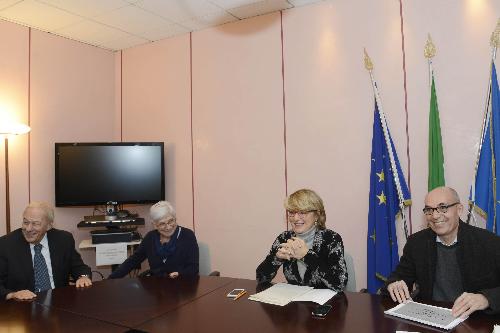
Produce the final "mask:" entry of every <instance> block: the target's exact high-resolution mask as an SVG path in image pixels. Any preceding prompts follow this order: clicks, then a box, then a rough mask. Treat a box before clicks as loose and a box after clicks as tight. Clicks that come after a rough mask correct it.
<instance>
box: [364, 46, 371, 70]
mask: <svg viewBox="0 0 500 333" xmlns="http://www.w3.org/2000/svg"><path fill="white" fill-rule="evenodd" d="M363 50H364V52H365V68H366V69H367V70H369V71H371V70H372V69H373V62H372V60H371V59H370V56H368V52H366V49H363Z"/></svg>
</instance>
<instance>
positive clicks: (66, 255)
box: [0, 228, 91, 299]
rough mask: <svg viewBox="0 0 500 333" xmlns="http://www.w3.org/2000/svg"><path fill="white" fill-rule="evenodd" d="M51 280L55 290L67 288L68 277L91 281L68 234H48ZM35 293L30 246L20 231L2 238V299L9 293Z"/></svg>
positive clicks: (0, 265) (0, 295)
mask: <svg viewBox="0 0 500 333" xmlns="http://www.w3.org/2000/svg"><path fill="white" fill-rule="evenodd" d="M47 240H48V243H49V251H50V260H51V263H52V276H53V278H54V286H55V287H56V288H58V287H64V286H67V285H68V280H69V276H70V275H71V276H72V277H73V278H74V279H75V280H76V279H78V277H79V276H81V275H88V276H89V277H90V274H91V270H90V267H88V266H87V265H85V264H84V263H83V261H82V258H81V256H80V254H79V253H78V252H77V251H76V250H75V240H74V238H73V235H72V234H71V233H69V232H67V231H63V230H57V229H54V228H52V229H50V230H49V231H47ZM24 289H27V290H31V291H34V289H35V278H34V271H33V260H32V258H31V251H30V246H29V243H28V242H26V240H25V238H24V236H23V234H22V231H21V229H17V230H14V231H13V232H11V233H9V234H7V235H5V236H2V237H0V299H5V297H6V296H7V294H8V293H11V292H13V291H19V290H24Z"/></svg>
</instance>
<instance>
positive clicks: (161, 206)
mask: <svg viewBox="0 0 500 333" xmlns="http://www.w3.org/2000/svg"><path fill="white" fill-rule="evenodd" d="M149 216H151V219H152V220H153V222H157V221H160V220H162V219H164V218H166V217H173V218H175V209H174V206H172V204H171V203H170V202H168V201H159V202H157V203H155V204H154V205H153V206H151V208H150V209H149Z"/></svg>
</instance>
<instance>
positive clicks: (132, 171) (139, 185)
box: [55, 142, 165, 207]
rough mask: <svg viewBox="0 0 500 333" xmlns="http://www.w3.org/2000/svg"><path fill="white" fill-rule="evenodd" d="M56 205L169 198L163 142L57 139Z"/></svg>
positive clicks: (130, 201)
mask: <svg viewBox="0 0 500 333" xmlns="http://www.w3.org/2000/svg"><path fill="white" fill-rule="evenodd" d="M55 158H56V167H55V193H56V206H58V207H61V206H90V205H104V204H106V203H107V202H108V201H115V202H117V203H118V204H127V203H129V204H130V203H154V202H157V201H160V200H164V199H165V177H164V161H163V142H117V143H56V144H55Z"/></svg>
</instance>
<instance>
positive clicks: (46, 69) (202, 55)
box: [0, 0, 500, 288]
mask: <svg viewBox="0 0 500 333" xmlns="http://www.w3.org/2000/svg"><path fill="white" fill-rule="evenodd" d="M360 6H362V7H363V9H362V10H361V8H360ZM443 13H446V15H443ZM499 16H500V3H498V1H493V0H491V1H486V0H484V1H472V0H464V1H460V2H457V1H445V0H439V1H431V0H422V1H413V2H403V18H404V25H403V28H404V38H405V44H404V48H405V54H406V63H405V66H406V74H407V82H406V85H407V87H406V89H407V97H408V99H407V103H408V106H407V108H408V116H409V129H408V134H409V138H410V146H409V156H410V159H411V164H410V168H411V188H412V194H413V195H412V197H413V201H414V207H413V208H412V219H413V230H414V231H416V230H419V229H420V228H421V226H422V222H423V221H422V214H421V210H420V208H421V206H422V201H423V196H424V195H425V192H426V187H427V158H426V156H427V126H428V125H427V121H428V120H427V114H428V108H429V107H428V104H429V93H428V73H427V63H426V60H425V58H424V57H423V46H424V44H425V40H426V38H427V33H429V32H430V33H431V34H432V37H433V39H434V42H435V44H436V46H437V49H438V54H437V57H436V59H435V61H434V68H435V70H436V72H437V89H438V98H439V106H440V112H441V122H442V133H443V143H444V148H445V161H446V179H447V182H448V184H450V185H452V186H454V187H456V188H457V190H458V191H459V193H460V194H461V195H462V198H464V199H465V198H466V194H467V193H468V188H469V186H470V182H471V178H472V172H473V162H474V159H475V153H476V147H477V140H478V136H479V131H480V122H481V118H482V112H483V107H484V105H483V103H484V97H485V96H484V95H485V89H486V84H487V79H488V61H489V57H490V49H489V45H488V43H489V37H490V33H491V31H492V30H493V29H494V27H495V24H496V20H497V18H498V17H499ZM281 20H282V24H281ZM400 25H401V16H400V6H399V1H394V0H392V1H389V0H385V1H364V2H356V1H325V2H322V3H319V4H317V5H313V6H307V7H302V8H297V9H292V10H287V11H284V12H283V13H282V15H281V14H280V13H273V14H269V15H264V16H260V17H256V18H252V19H248V20H243V21H240V22H236V23H231V24H227V25H223V26H220V27H216V28H211V29H206V30H203V31H199V32H194V33H192V34H191V35H190V34H186V35H181V36H178V37H175V38H171V39H167V40H164V41H160V42H156V43H152V44H149V45H145V46H141V47H136V48H132V49H127V50H124V51H123V52H117V53H115V54H113V53H111V52H107V51H103V50H100V49H97V48H94V47H90V46H87V45H82V44H79V43H76V42H73V41H69V40H66V39H63V38H59V37H55V36H52V35H48V34H45V33H42V32H38V31H35V30H33V31H32V36H31V39H32V40H31V69H29V67H28V60H29V53H28V46H29V43H28V41H29V29H27V28H24V27H20V26H17V25H14V24H10V23H0V41H2V43H0V48H2V50H3V51H4V52H2V54H3V57H2V59H0V64H2V66H0V88H1V89H0V91H2V93H4V92H5V96H4V97H3V98H4V99H6V100H11V101H13V102H11V103H14V104H16V103H17V104H18V106H17V107H16V109H15V111H14V113H15V115H16V116H17V117H18V118H19V119H24V120H26V119H27V118H28V114H27V105H28V97H27V96H28V94H27V89H28V74H29V77H30V78H31V85H30V87H31V108H30V112H31V116H30V121H31V125H32V127H33V131H32V133H31V134H30V153H29V155H28V137H27V136H25V137H20V138H14V139H13V140H12V141H11V146H10V147H11V159H10V160H11V169H12V170H11V178H10V179H11V200H12V202H11V209H12V220H13V221H14V225H19V221H20V215H21V211H22V208H23V206H24V205H25V204H26V202H27V201H28V200H29V199H28V197H29V196H31V199H42V200H49V201H51V202H53V196H54V195H53V191H54V190H53V163H54V162H53V160H54V158H53V143H54V142H61V141H109V140H118V141H119V140H120V139H121V136H122V135H123V140H124V141H164V142H165V147H166V195H167V199H168V200H171V201H172V202H173V203H174V204H175V205H176V207H177V210H178V218H179V222H180V224H182V225H184V226H187V227H190V228H194V229H195V231H196V235H197V237H198V239H199V241H200V242H202V243H204V244H206V245H208V247H209V249H210V256H211V259H212V260H211V261H212V268H214V269H218V270H220V271H221V272H222V275H225V276H235V277H245V278H253V277H254V274H255V273H254V270H255V267H256V265H257V264H258V263H259V261H260V260H262V259H263V257H264V256H265V254H266V253H267V251H268V249H269V247H270V245H271V243H272V241H273V240H274V238H275V237H276V235H277V234H278V233H279V232H280V231H282V230H284V229H285V220H284V211H283V208H282V202H283V199H284V197H285V195H286V189H288V193H291V192H293V191H295V190H296V189H298V188H301V187H310V188H313V189H315V190H317V191H318V193H319V194H320V195H321V196H322V197H323V199H324V201H325V204H326V210H327V216H328V219H327V226H328V227H329V228H331V229H334V230H336V231H338V232H339V233H340V234H341V235H342V237H343V239H344V243H345V246H346V249H347V250H348V251H349V252H350V253H351V254H352V255H353V257H354V261H355V266H356V272H357V280H358V288H361V287H363V286H365V285H366V245H365V244H366V226H367V215H368V212H367V210H368V188H369V167H370V160H369V159H370V157H369V156H370V149H371V136H372V133H371V131H372V122H373V95H372V91H371V85H370V81H369V76H368V74H367V72H366V71H365V69H364V67H363V53H362V52H363V48H364V47H366V48H367V50H368V52H369V54H370V56H371V57H372V60H373V62H374V64H375V76H376V78H377V81H378V84H379V87H380V91H381V97H382V103H383V107H384V110H385V112H386V114H387V117H388V121H389V126H390V129H391V132H392V136H393V139H394V140H395V144H396V148H397V151H398V154H399V158H400V161H401V163H402V167H403V170H404V172H405V174H406V175H407V174H408V169H409V168H408V159H407V154H406V149H407V145H406V128H405V126H406V124H405V87H404V84H405V82H404V75H403V74H404V73H403V53H402V49H401V44H402V34H401V26H400ZM281 27H283V64H284V77H283V75H282V48H281V47H282V40H281ZM7 45H8V46H7ZM191 45H192V47H191ZM283 91H284V92H285V94H284V95H283ZM0 96H2V95H1V94H0ZM283 97H284V98H283ZM283 100H284V105H285V107H284V106H283ZM285 128H286V132H285ZM285 133H286V149H285V139H284V137H285ZM2 153H3V145H1V147H0V156H2V157H3V154H2ZM285 154H286V155H285ZM285 157H286V158H285ZM28 161H29V167H28ZM0 163H1V168H0V170H1V171H0V173H1V172H3V169H4V168H3V159H2V161H1V162H0ZM285 166H286V168H287V177H286V178H285ZM28 170H29V172H30V176H31V181H30V182H28V178H27V174H28ZM0 177H1V179H0V189H2V191H0V214H2V215H1V216H4V213H5V194H4V193H3V192H4V191H3V189H4V178H3V174H0ZM132 209H134V210H137V211H138V212H140V213H141V214H143V215H145V214H146V213H147V207H140V206H138V207H132ZM90 212H91V208H60V209H57V211H56V213H57V223H58V226H59V227H61V228H63V229H67V230H70V231H72V232H73V233H74V234H75V237H76V238H77V240H79V239H82V238H84V237H86V236H87V232H86V231H80V230H77V229H76V223H77V222H78V221H79V219H80V218H81V217H82V215H87V214H90ZM0 220H3V218H2V219H0ZM2 228H4V223H0V234H3V233H4V232H5V229H2ZM149 229H150V226H149V225H148V226H146V228H144V231H146V230H149ZM85 259H86V261H87V262H88V263H89V264H93V263H94V258H93V256H92V253H91V252H85ZM101 271H104V270H101Z"/></svg>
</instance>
